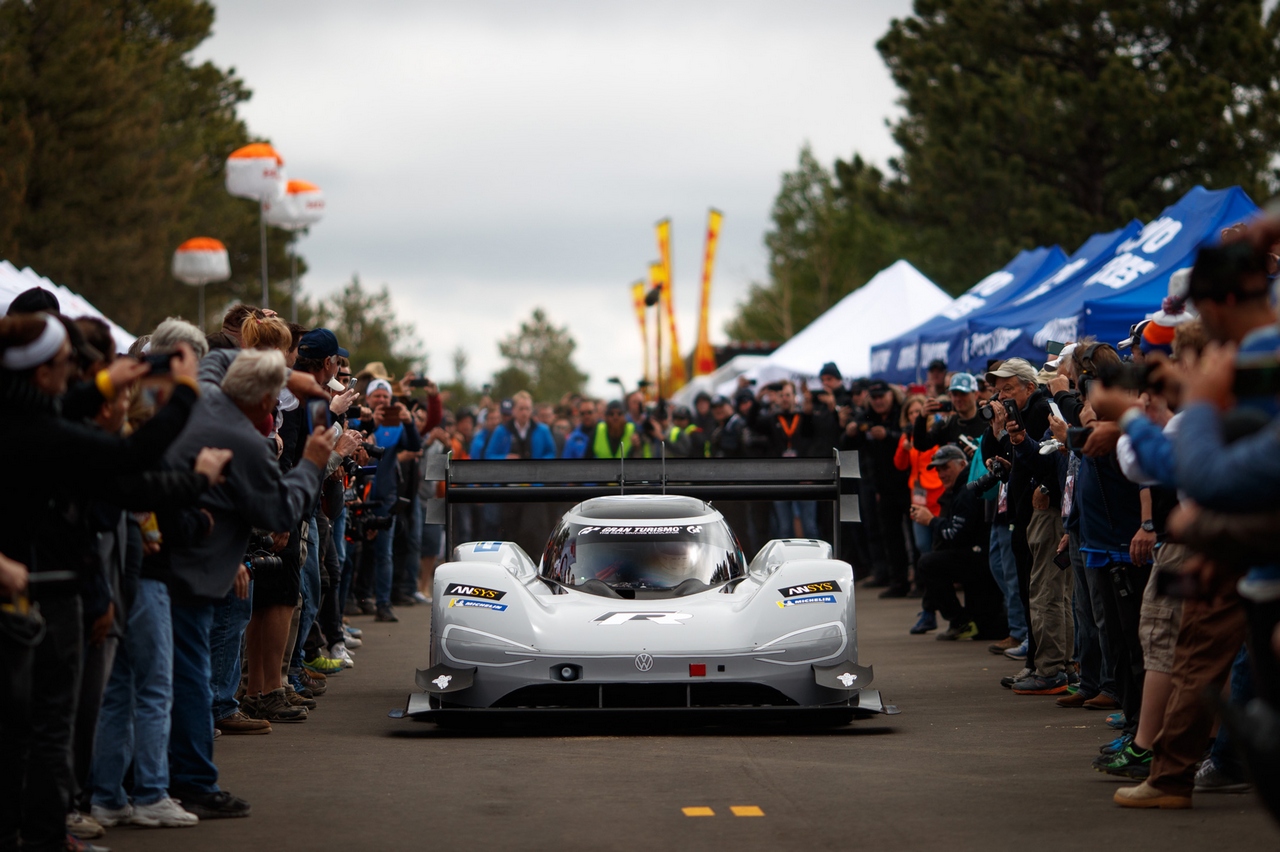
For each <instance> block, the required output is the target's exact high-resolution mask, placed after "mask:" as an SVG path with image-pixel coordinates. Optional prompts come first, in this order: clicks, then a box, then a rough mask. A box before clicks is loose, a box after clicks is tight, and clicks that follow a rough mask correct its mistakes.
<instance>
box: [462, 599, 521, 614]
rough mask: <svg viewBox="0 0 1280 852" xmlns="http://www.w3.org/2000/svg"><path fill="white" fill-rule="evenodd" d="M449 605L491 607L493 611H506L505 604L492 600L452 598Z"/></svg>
mask: <svg viewBox="0 0 1280 852" xmlns="http://www.w3.org/2000/svg"><path fill="white" fill-rule="evenodd" d="M449 606H460V607H471V608H474V609H491V610H493V611H494V612H506V611H507V605H506V604H500V603H494V602H493V601H473V600H471V599H470V598H454V599H453V600H451V601H449Z"/></svg>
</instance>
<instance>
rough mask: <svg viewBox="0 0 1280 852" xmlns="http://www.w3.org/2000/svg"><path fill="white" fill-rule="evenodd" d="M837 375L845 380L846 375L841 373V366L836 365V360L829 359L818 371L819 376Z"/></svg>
mask: <svg viewBox="0 0 1280 852" xmlns="http://www.w3.org/2000/svg"><path fill="white" fill-rule="evenodd" d="M822 376H835V377H836V378H837V379H840V380H841V381H844V376H842V375H840V368H839V367H837V366H836V362H835V361H828V362H827V363H825V364H823V365H822V369H821V370H819V371H818V377H819V378H821V377H822Z"/></svg>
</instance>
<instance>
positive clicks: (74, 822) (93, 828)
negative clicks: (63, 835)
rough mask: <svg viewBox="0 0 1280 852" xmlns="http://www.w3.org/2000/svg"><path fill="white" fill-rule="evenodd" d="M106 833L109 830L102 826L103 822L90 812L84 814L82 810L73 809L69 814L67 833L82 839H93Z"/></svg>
mask: <svg viewBox="0 0 1280 852" xmlns="http://www.w3.org/2000/svg"><path fill="white" fill-rule="evenodd" d="M106 833H107V830H106V829H105V828H103V827H102V823H100V822H98V821H97V820H96V819H94V818H93V817H91V816H90V815H89V814H82V813H80V811H71V813H69V814H67V834H70V835H71V836H72V837H75V838H78V839H80V840H92V839H94V838H95V837H101V836H102V835H104V834H106Z"/></svg>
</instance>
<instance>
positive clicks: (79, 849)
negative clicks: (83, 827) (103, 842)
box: [63, 834, 111, 852]
mask: <svg viewBox="0 0 1280 852" xmlns="http://www.w3.org/2000/svg"><path fill="white" fill-rule="evenodd" d="M63 848H64V849H66V850H67V852H111V847H110V846H94V845H93V844H92V843H85V842H84V841H83V840H81V839H80V838H79V837H76V836H75V835H74V834H68V835H67V841H66V846H64V847H63Z"/></svg>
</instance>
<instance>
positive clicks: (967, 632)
mask: <svg viewBox="0 0 1280 852" xmlns="http://www.w3.org/2000/svg"><path fill="white" fill-rule="evenodd" d="M977 635H978V625H977V624H976V623H974V622H972V621H968V622H965V623H964V624H958V625H957V624H952V625H951V626H950V627H948V628H947V629H946V630H944V631H942V632H941V633H939V634H938V635H937V636H935V637H933V638H935V639H937V640H939V641H942V642H954V641H956V640H957V639H972V638H973V637H975V636H977Z"/></svg>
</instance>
